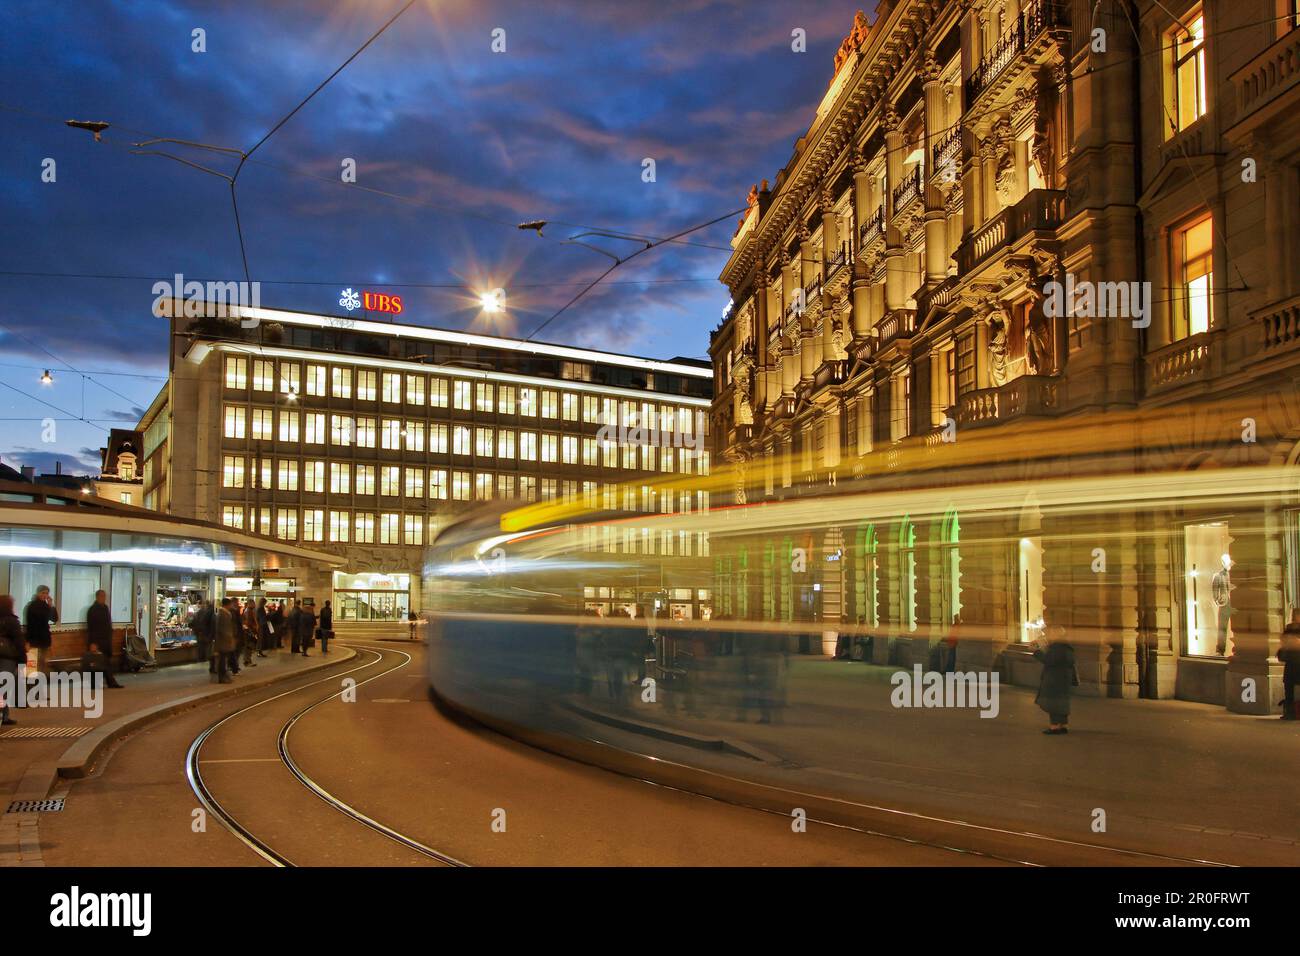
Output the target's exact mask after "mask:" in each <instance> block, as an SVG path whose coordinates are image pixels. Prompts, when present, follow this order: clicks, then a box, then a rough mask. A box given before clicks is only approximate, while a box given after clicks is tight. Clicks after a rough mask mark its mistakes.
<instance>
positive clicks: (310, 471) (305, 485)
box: [302, 461, 325, 540]
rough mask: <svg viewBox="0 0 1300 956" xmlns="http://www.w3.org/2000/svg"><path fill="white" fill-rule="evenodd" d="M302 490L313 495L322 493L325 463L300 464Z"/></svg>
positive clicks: (305, 462) (307, 462) (308, 462)
mask: <svg viewBox="0 0 1300 956" xmlns="http://www.w3.org/2000/svg"><path fill="white" fill-rule="evenodd" d="M302 490H303V491H305V492H308V493H309V494H314V495H318V494H323V493H324V491H325V462H323V461H304V462H303V463H302ZM317 540H319V539H317Z"/></svg>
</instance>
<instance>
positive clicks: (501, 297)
mask: <svg viewBox="0 0 1300 956" xmlns="http://www.w3.org/2000/svg"><path fill="white" fill-rule="evenodd" d="M478 301H479V305H480V306H481V307H482V309H483V311H484V312H486V313H488V314H489V315H496V314H497V313H498V312H504V311H505V308H506V290H505V289H502V288H496V289H492V290H490V291H487V292H480V293H479V297H478Z"/></svg>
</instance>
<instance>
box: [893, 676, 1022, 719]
mask: <svg viewBox="0 0 1300 956" xmlns="http://www.w3.org/2000/svg"><path fill="white" fill-rule="evenodd" d="M889 683H890V684H892V685H893V686H894V689H893V691H892V692H891V693H890V695H889V702H890V703H891V704H893V705H894V706H895V707H897V708H902V707H948V708H966V707H972V708H978V709H979V712H980V717H996V716H997V715H998V706H999V705H998V686H999V685H998V673H997V672H996V671H993V672H991V673H990V672H983V671H981V672H978V673H977V672H975V671H965V672H960V671H949V672H946V673H941V672H939V671H926V670H925V669H924V668H923V667H921V665H920V664H916V665H914V666H913V667H912V671H911V673H908V672H907V671H895V672H894V673H893V674H892V675H891V676H890V678H889Z"/></svg>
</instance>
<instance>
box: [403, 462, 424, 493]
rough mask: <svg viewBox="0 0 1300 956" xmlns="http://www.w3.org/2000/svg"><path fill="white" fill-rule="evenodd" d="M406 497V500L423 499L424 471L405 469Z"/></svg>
mask: <svg viewBox="0 0 1300 956" xmlns="http://www.w3.org/2000/svg"><path fill="white" fill-rule="evenodd" d="M406 497H408V498H423V497H424V469H423V468H408V469H406Z"/></svg>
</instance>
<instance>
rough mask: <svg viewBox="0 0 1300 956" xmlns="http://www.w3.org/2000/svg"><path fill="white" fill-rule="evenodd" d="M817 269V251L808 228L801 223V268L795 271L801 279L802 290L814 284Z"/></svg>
mask: <svg viewBox="0 0 1300 956" xmlns="http://www.w3.org/2000/svg"><path fill="white" fill-rule="evenodd" d="M817 269H818V263H817V250H816V249H815V248H814V246H813V242H812V235H811V233H809V232H808V227H807V226H806V225H804V224H803V223H800V224H799V267H798V268H797V269H795V275H797V276H798V277H799V286H800V288H806V287H807V286H808V284H809V283H811V282H812V280H813V277H814V276H816V275H817Z"/></svg>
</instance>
